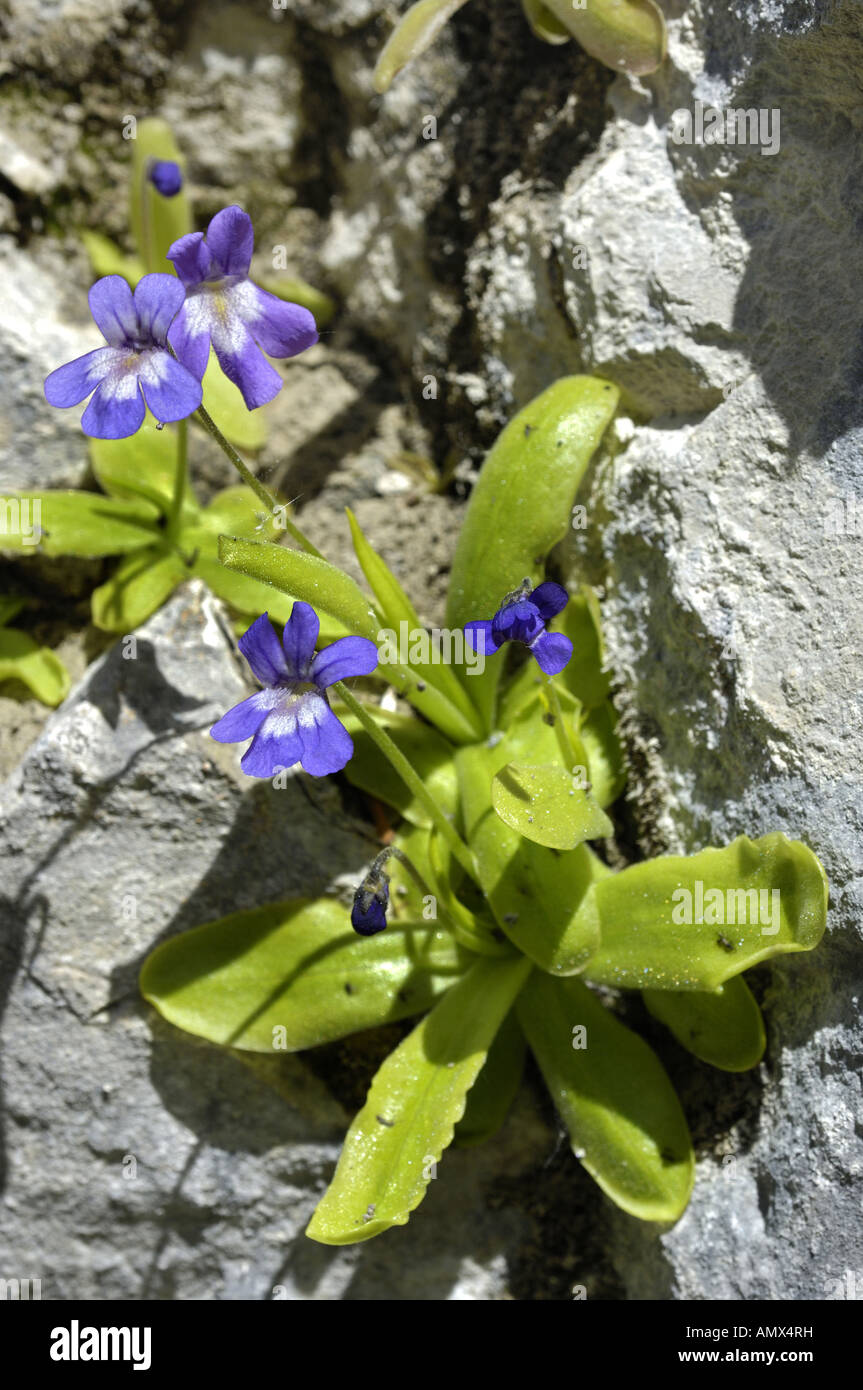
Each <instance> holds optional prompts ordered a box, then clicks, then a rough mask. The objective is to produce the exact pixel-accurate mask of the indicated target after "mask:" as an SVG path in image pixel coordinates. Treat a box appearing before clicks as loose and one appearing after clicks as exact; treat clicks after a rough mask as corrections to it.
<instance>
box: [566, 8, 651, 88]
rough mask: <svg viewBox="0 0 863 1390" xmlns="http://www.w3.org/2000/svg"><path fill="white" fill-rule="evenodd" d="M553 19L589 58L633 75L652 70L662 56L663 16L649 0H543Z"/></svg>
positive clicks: (643, 73) (616, 70)
mask: <svg viewBox="0 0 863 1390" xmlns="http://www.w3.org/2000/svg"><path fill="white" fill-rule="evenodd" d="M544 4H545V6H546V7H547V8H548V9H549V10H550V11H551V13H552V14H553V15H554V17H555V19H557V20H558V21H559V22H560V24H562V25H563V27H564V28H565V29H567V30H568V31H569V33H570V34H572V36H573V37H574V38H576V39H577V40H578V42H579V43H580V44H581V46H582V48H583V49H585V50H586V51H587V52H588V53H589V54H590V55H591V57H592V58H598V59H599V61H600V62H601V63H604V64H605V66H606V67H609V68H612V69H613V70H614V71H615V72H629V73H632V74H633V76H635V77H643V76H644V75H645V74H646V73H649V72H655V71H656V69H657V68H658V67H659V65H660V63H661V62H662V61H663V59H664V58H665V53H666V47H667V38H666V32H665V19H664V17H663V14H662V11H661V10H660V8H659V6H658V5H656V4H654V3H653V0H587V3H586V4H583V5H575V4H573V0H544Z"/></svg>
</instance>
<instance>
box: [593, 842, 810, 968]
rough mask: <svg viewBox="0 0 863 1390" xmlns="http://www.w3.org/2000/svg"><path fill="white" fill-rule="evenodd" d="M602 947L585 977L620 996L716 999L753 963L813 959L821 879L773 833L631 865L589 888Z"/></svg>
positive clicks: (800, 847) (803, 850)
mask: <svg viewBox="0 0 863 1390" xmlns="http://www.w3.org/2000/svg"><path fill="white" fill-rule="evenodd" d="M580 910H582V911H587V912H588V914H589V915H591V916H593V915H596V916H597V917H598V921H599V927H600V933H601V944H600V947H599V950H598V951H597V952H596V955H595V956H594V957H593V959H592V960H591V962H590V965H589V967H588V970H587V972H586V973H587V977H588V978H589V979H591V980H596V981H597V982H598V983H600V984H607V985H616V986H618V987H619V988H621V989H645V988H650V989H661V990H707V991H710V990H714V989H718V988H719V986H720V985H722V984H724V983H725V981H726V980H729V979H731V977H732V976H734V975H739V974H740V972H741V971H742V970H746V969H748V967H749V966H751V965H756V964H757V963H758V961H761V960H768V959H769V958H770V957H771V956H775V955H780V954H782V953H783V952H789V951H811V950H812V948H813V946H817V944H818V942H819V941H820V940H821V937H822V935H823V933H824V927H825V924H826V919H827V880H826V879H825V877H824V870H823V869H822V867H821V865H820V864H819V862H818V860H817V859H816V857H815V855H814V854H813V853H812V851H811V850H810V849H809V848H808V847H807V846H806V845H804V844H801V843H800V841H799V840H788V839H786V837H785V836H784V835H782V834H780V833H778V832H774V833H773V834H770V835H763V836H762V837H761V839H759V840H750V839H747V837H746V836H745V835H740V836H738V838H737V839H736V840H733V841H732V843H731V844H730V845H728V846H727V847H726V848H724V849H705V850H702V851H701V853H700V854H693V855H689V856H685V857H684V856H681V855H664V856H663V857H662V858H659V859H651V860H649V861H648V862H647V863H644V864H633V865H632V866H631V867H630V868H628V869H623V870H622V872H620V873H617V874H611V875H610V876H609V877H608V878H604V879H603V880H602V881H601V882H599V883H595V884H594V886H593V887H592V888H591V890H590V892H589V894H588V895H587V898H586V899H585V902H584V903H583V904H582V908H581V909H580Z"/></svg>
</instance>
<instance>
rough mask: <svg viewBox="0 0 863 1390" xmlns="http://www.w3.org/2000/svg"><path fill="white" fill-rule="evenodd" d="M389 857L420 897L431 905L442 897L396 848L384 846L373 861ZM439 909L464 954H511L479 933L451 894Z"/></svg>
mask: <svg viewBox="0 0 863 1390" xmlns="http://www.w3.org/2000/svg"><path fill="white" fill-rule="evenodd" d="M390 855H392V856H393V858H394V859H397V860H398V862H399V863H400V864H403V865H404V867H405V868H406V869H407V871H408V873H409V874H410V876H411V878H412V879H413V881H414V883H415V884H416V885H417V887H418V888H419V890H420V892H421V893H422V894H423V896H424V897H430V898H434V900H435V902H437V901H438V899H440V898H441V897H442V896H444V894H443V892H442V891H438V892H437V893H433V892H432V890H431V888H429V886H428V884H427V883H426V881H425V879H424V878H423V876H422V874H421V873H420V871H419V869H418V868H417V867H416V865H415V864H414V863H413V862H412V860H410V859H409V858H408V856H407V855H406V854H405V852H404V850H401V849H399V848H398V846H397V845H388V846H387V848H386V849H385V850H383V851H382V852H381V854H379V855H378V857H377V859H376V860H375V866H377V865H378V864H380V863H381V861H382V860H383V861H385V859H386V858H388V857H389V856H390ZM441 907H442V912H441V916H442V918H443V920H444V922H445V923H446V925H447V926H448V927H449V928H450V929H451V931H452V934H453V936H454V937H455V939H456V941H458V942H459V943H460V945H462V946H464V947H466V948H467V950H468V951H473V952H474V953H475V954H479V955H482V956H508V955H512V948H511V947H510V946H509V945H507V944H505V943H501V942H497V941H495V940H494V939H493V937H492V936H491V935H490V934H489V933H488V932H486V931H483V929H482V927H480V926H479V924H478V923H477V921H476V918H475V917H474V915H473V913H472V912H469V911H468V909H467V908H466V907H464V906H463V904H462V903H460V902H458V901H457V899H456V898H454V897H452V896H451V894H449V893H446V894H445V900H444V902H443V903H442V904H441Z"/></svg>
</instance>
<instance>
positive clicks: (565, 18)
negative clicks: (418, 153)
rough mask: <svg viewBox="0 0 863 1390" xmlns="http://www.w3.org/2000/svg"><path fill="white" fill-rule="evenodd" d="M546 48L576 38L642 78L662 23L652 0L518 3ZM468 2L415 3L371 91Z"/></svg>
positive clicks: (661, 40) (385, 84)
mask: <svg viewBox="0 0 863 1390" xmlns="http://www.w3.org/2000/svg"><path fill="white" fill-rule="evenodd" d="M521 3H522V9H523V10H524V13H525V15H526V17H527V22H528V24H529V25H530V27H531V29H532V30H533V32H534V34H535V35H536V37H537V38H538V39H542V41H543V42H544V43H551V44H564V43H569V42H570V41H571V40H572V39H575V40H576V41H577V42H578V43H580V44H581V46H582V48H583V49H585V50H586V52H588V53H589V54H590V55H591V57H593V58H598V59H599V61H600V62H601V63H604V64H605V66H606V67H609V68H613V69H614V71H615V72H628V73H631V74H632V75H633V76H634V77H643V76H646V75H647V74H648V73H651V72H655V71H656V69H657V68H658V67H659V65H660V63H661V62H662V61H663V59H664V58H665V52H666V32H665V19H664V16H663V14H662V11H661V10H660V9H659V6H658V5H656V4H655V3H654V0H589V3H588V0H521ZM466 4H467V0H418V3H416V4H414V5H411V7H410V9H409V10H407V11H406V13H405V14H404V15H403V16H402V18H401V19H400V20H399V23H398V24H397V25H396V27H395V29H394V30H393V32H392V34H391V35H390V37H389V39H388V40H387V43H386V45H385V46H384V49H383V51H382V53H381V55H380V58H379V59H378V62H377V66H376V67H375V72H374V79H373V80H374V86H375V90H376V91H378V92H385V91H387V89H388V88H389V86H390V84H391V82H392V81H393V79H394V78H395V77H396V76H397V74H398V73H399V72H401V70H402V68H403V67H405V66H406V64H407V63H410V62H412V61H413V59H415V58H418V57H419V56H420V55H421V54H422V53H425V51H426V49H427V48H429V47H430V46H431V45H432V44H433V43H434V41H435V39H436V38H437V37H438V34H439V33H440V32H441V30H442V29H443V28H444V26H445V25H446V24H448V23H449V21H450V20H451V19H452V17H453V15H454V14H455V13H456V12H457V11H458V10H460V9H461V8H462V6H463V5H466Z"/></svg>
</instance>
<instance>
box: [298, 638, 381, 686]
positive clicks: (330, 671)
mask: <svg viewBox="0 0 863 1390" xmlns="http://www.w3.org/2000/svg"><path fill="white" fill-rule="evenodd" d="M377 664H378V649H377V647H376V646H375V644H374V642H371V641H370V640H369V638H368V637H340V638H339V639H338V641H337V642H331V643H330V645H329V646H328V647H324V650H323V651H322V652H318V654H317V656H316V657H315V659H314V661H313V662H312V667H311V672H310V676H309V679H310V680H313V681H314V683H315V685H316V686H318V688H319V689H320V690H326V688H327V686H328V685H334V684H335V682H336V681H344V680H348V679H349V678H350V677H351V676H368V675H371V673H372V671H373V670H374V669H375V667H376V666H377Z"/></svg>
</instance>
